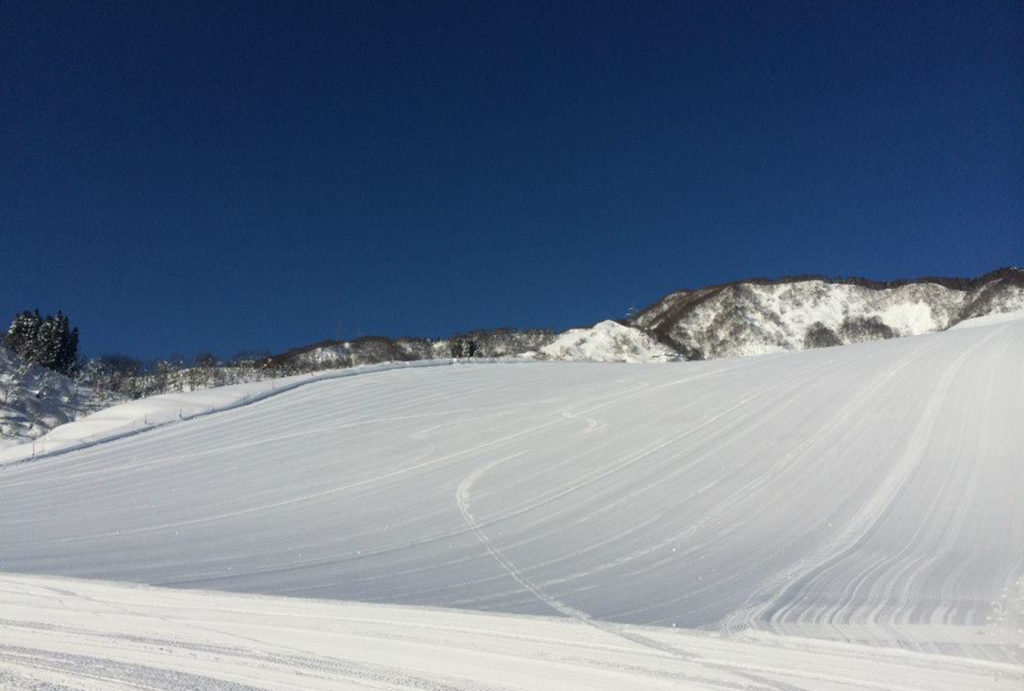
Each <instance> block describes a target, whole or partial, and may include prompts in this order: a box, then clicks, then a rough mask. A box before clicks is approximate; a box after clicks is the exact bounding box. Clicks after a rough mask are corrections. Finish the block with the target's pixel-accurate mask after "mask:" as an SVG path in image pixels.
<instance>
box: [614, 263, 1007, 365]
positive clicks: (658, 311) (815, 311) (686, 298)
mask: <svg viewBox="0 0 1024 691" xmlns="http://www.w3.org/2000/svg"><path fill="white" fill-rule="evenodd" d="M1020 309H1024V270H1022V269H1016V268H1007V269H1000V270H998V271H994V272H992V273H989V274H986V275H984V276H982V277H981V278H978V279H976V280H969V279H948V278H924V279H917V280H913V281H890V282H886V283H878V282H873V281H867V280H864V279H848V280H829V279H825V278H822V277H811V278H795V279H782V280H779V281H767V280H750V281H742V282H738V283H730V284H725V285H720V286H711V287H708V288H701V289H699V290H690V291H680V292H676V293H672V294H670V295H668V296H666V297H664V298H662V299H661V300H659V301H658V302H656V303H654V304H653V305H651V306H650V307H648V308H646V309H644V310H643V311H641V312H639V313H638V314H636V315H635V316H634V317H633V319H632V320H631V324H632V325H633V326H636V327H637V328H639V329H641V330H643V331H645V332H647V333H649V334H651V335H652V336H654V337H656V338H657V339H658V340H659V341H660V342H662V343H664V344H666V345H669V346H671V347H672V348H674V349H675V350H677V351H679V352H680V353H681V354H682V355H683V356H684V357H686V358H687V359H714V358H720V357H737V356H744V355H759V354H763V353H771V352H779V351H785V350H800V349H803V348H813V347H822V346H830V345H842V344H848V343H859V342H863V341H871V340H878V339H883V338H893V337H899V336H914V335H917V334H922V333H927V332H930V331H940V330H942V329H946V328H949V327H950V326H952V325H953V324H956V323H958V322H960V321H962V320H964V319H970V318H973V317H978V316H983V315H986V314H993V313H1001V312H1009V311H1014V310H1020Z"/></svg>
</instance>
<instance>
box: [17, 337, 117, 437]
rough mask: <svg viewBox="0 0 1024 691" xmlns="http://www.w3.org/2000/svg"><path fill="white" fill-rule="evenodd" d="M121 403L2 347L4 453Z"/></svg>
mask: <svg viewBox="0 0 1024 691" xmlns="http://www.w3.org/2000/svg"><path fill="white" fill-rule="evenodd" d="M119 400H121V399H120V397H119V396H117V395H116V394H104V393H100V392H97V391H94V390H93V389H90V388H88V387H85V386H79V385H78V384H77V383H76V382H75V381H74V380H73V379H70V378H68V377H65V376H63V375H61V374H57V373H56V372H53V371H51V370H48V369H46V368H45V367H40V366H39V365H36V364H31V363H28V362H26V361H25V360H23V359H22V358H21V357H19V356H18V355H17V354H16V353H14V352H12V351H10V350H8V349H7V348H5V347H3V346H2V345H0V449H4V448H6V447H10V446H14V445H19V444H28V446H27V447H26V448H28V449H30V450H31V448H32V447H31V443H30V442H31V441H32V440H33V439H35V438H36V437H40V436H42V435H43V434H46V433H47V432H49V431H50V430H52V429H53V428H55V427H58V426H60V425H63V424H65V423H67V422H69V421H71V420H74V419H76V418H78V417H81V416H84V415H88V414H89V413H91V412H93V411H96V410H99V409H101V408H103V407H105V406H108V405H112V404H113V403H116V402H118V401H119Z"/></svg>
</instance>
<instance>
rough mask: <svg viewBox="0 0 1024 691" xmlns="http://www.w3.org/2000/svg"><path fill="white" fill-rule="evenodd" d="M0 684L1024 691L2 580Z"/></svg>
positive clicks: (507, 620)
mask: <svg viewBox="0 0 1024 691" xmlns="http://www.w3.org/2000/svg"><path fill="white" fill-rule="evenodd" d="M0 611H2V612H3V617H2V619H0V687H2V688H5V689H8V688H26V689H27V688H86V689H90V690H101V689H124V688H146V689H164V688H167V689H214V688H215V689H234V688H246V689H249V688H261V689H296V690H299V691H312V690H314V689H332V690H334V689H472V690H481V689H504V690H511V689H522V690H524V691H527V690H529V691H534V690H536V689H559V690H560V691H575V690H579V691H584V690H586V691H591V690H598V689H606V690H607V691H621V690H622V689H747V688H750V689H762V688H763V689H798V688H807V689H819V690H824V691H828V690H841V689H845V690H849V691H862V690H863V689H865V688H869V689H930V690H933V691H962V690H963V689H978V690H981V689H1006V688H1019V687H1020V684H1022V683H1024V673H1022V670H1021V668H1020V667H1016V666H1013V665H1007V664H999V663H992V662H981V661H972V660H964V659H958V658H943V657H939V656H935V655H925V654H920V653H910V652H906V651H897V650H888V649H867V648H864V647H862V646H853V645H846V644H838V643H831V642H822V641H812V640H809V639H799V638H792V637H785V638H783V637H779V636H774V635H771V634H744V635H740V636H733V637H723V636H721V635H716V634H709V633H702V632H693V631H682V630H679V629H666V628H655V627H638V626H616V627H614V628H603V627H596V626H585V625H582V624H580V623H579V622H577V621H574V620H572V619H556V618H550V617H522V616H509V615H501V614H486V613H477V612H465V611H461V612H460V611H454V610H438V609H427V608H411V607H397V606H394V605H373V604H359V603H351V602H331V601H324V600H304V599H299V598H280V597H265V596H245V595H236V594H228V593H214V592H203V591H181V590H170V589H163V588H151V587H144V586H130V585H124V584H116V583H107V582H102V581H84V580H73V579H64V578H52V577H39V576H14V575H6V574H0Z"/></svg>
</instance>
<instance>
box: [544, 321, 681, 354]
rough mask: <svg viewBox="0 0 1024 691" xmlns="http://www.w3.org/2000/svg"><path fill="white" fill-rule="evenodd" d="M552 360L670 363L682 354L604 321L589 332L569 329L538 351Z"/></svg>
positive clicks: (640, 332)
mask: <svg viewBox="0 0 1024 691" xmlns="http://www.w3.org/2000/svg"><path fill="white" fill-rule="evenodd" d="M537 355H538V356H539V357H542V358H545V359H549V360H578V361H588V362H668V361H671V360H677V359H679V354H678V353H676V352H675V351H674V350H672V349H671V348H669V347H667V346H664V345H662V344H661V343H658V342H657V341H655V340H654V339H653V338H651V337H650V336H648V335H647V334H645V333H644V332H643V331H641V330H640V329H635V328H633V327H631V326H623V325H622V324H619V323H618V322H613V321H610V320H609V321H603V322H600V323H598V324H595V325H594V326H592V327H591V328H589V329H570V330H569V331H565V332H563V333H561V334H559V335H558V337H557V338H556V339H555V340H554V341H552V342H551V343H549V344H548V345H546V346H544V347H543V348H541V349H540V350H539V351H538V354H537Z"/></svg>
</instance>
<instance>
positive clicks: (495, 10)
mask: <svg viewBox="0 0 1024 691" xmlns="http://www.w3.org/2000/svg"><path fill="white" fill-rule="evenodd" d="M0 240H2V247H3V253H4V254H3V261H2V269H0V319H3V320H4V323H5V324H6V323H9V322H8V320H9V319H10V317H12V316H13V315H14V313H15V312H17V311H20V310H22V309H25V308H35V307H38V308H39V309H40V310H42V311H43V312H54V311H56V310H57V309H58V308H60V309H63V310H64V311H65V312H66V313H67V314H69V315H70V317H71V321H72V323H73V324H77V325H78V326H79V327H80V328H81V331H82V342H81V347H82V349H83V350H84V351H86V352H87V353H88V354H93V355H95V354H99V353H106V352H115V351H116V352H127V353H129V354H132V355H136V356H140V357H146V358H148V357H154V356H165V355H169V354H172V353H181V354H185V355H191V354H193V353H195V352H196V351H198V350H213V351H214V352H215V353H217V354H219V355H221V356H230V355H232V354H233V353H235V352H237V351H239V350H245V349H268V350H273V351H278V350H282V349H285V348H288V347H292V346H295V345H299V344H303V343H308V342H311V341H315V340H320V339H323V338H331V337H334V336H335V335H336V333H337V328H338V324H339V322H340V324H341V330H342V334H343V336H344V337H346V338H351V337H354V336H358V335H367V334H383V335H389V336H401V335H424V336H444V335H447V334H449V333H451V332H452V331H454V330H459V329H469V328H476V327H496V326H520V327H531V326H538V327H552V328H556V329H561V328H566V327H569V326H575V325H579V324H583V323H591V322H594V321H597V320H599V319H603V318H607V317H621V316H623V314H624V313H625V312H626V310H627V309H628V308H629V307H630V306H631V305H636V306H638V307H640V306H643V305H646V304H648V303H650V302H653V301H654V300H656V299H658V298H659V297H661V296H662V295H663V294H665V293H667V292H670V291H672V290H677V289H682V288H693V287H699V286H702V285H705V284H709V283H718V282H723V281H728V280H733V279H739V278H744V277H750V276H779V275H784V274H793V273H805V272H813V273H825V274H829V275H835V274H842V275H851V274H856V275H863V276H867V277H870V278H878V279H885V278H896V277H902V276H915V275H922V274H945V275H967V276H970V275H977V274H980V273H983V272H985V271H988V270H991V269H995V268H997V267H999V266H1004V265H1007V264H1018V265H1019V264H1022V263H1024V3H1021V2H1018V1H1017V0H1012V1H1008V2H997V3H987V2H978V1H977V0H971V1H970V2H966V1H965V2H955V3H951V2H941V1H939V2H902V1H900V2H892V3H880V4H873V3H870V2H863V1H861V0H858V1H857V2H841V3H840V2H835V3H832V2H819V1H817V0H815V1H813V2H807V3H786V2H751V3H744V2H720V1H718V0H713V1H709V2H706V3H687V2H619V3H609V4H606V3H599V2H592V1H590V0H587V2H575V1H574V2H550V1H548V0H544V1H543V2H540V1H538V2H516V3H508V4H506V3H501V2H494V1H491V0H487V1H481V2H474V3H466V2H450V1H445V2H437V3H430V2H421V1H419V0H417V1H415V2H399V3H394V2H392V3H388V2H381V1H379V0H372V1H368V2H364V3H342V2H325V3H315V2H252V1H249V0H246V1H244V2H237V3H218V2H211V1H209V0H203V1H202V2H195V3H190V2H182V1H181V0H174V1H173V2H164V3H150V2H140V1H138V0H130V1H128V2H124V3H102V2H67V3H54V2H48V1H45V0H7V1H6V2H3V3H0Z"/></svg>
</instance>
